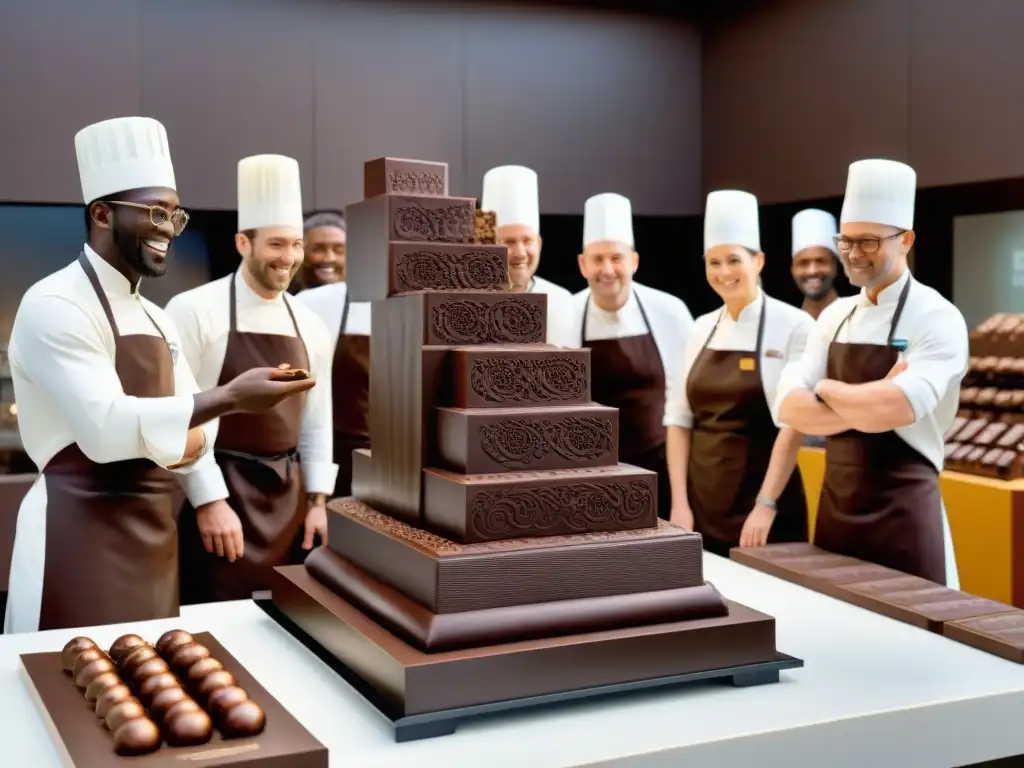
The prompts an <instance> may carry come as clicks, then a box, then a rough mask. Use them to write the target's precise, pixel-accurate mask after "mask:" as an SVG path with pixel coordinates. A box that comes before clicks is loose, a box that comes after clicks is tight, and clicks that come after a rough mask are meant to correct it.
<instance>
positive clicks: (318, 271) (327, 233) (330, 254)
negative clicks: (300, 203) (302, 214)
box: [294, 211, 347, 292]
mask: <svg viewBox="0 0 1024 768" xmlns="http://www.w3.org/2000/svg"><path fill="white" fill-rule="evenodd" d="M303 231H304V233H305V258H304V259H303V260H302V267H301V268H300V270H299V273H298V274H297V275H296V276H295V281H294V284H295V286H296V287H297V289H298V291H302V290H306V289H307V288H318V287H320V286H321V285H331V284H333V283H341V282H344V281H345V273H346V271H347V264H346V263H345V243H346V237H347V235H346V228H345V217H344V216H342V215H341V214H340V213H338V212H336V211H319V212H317V213H314V214H313V215H312V216H310V217H309V218H308V219H306V221H305V222H304V223H303ZM294 292H297V291H294Z"/></svg>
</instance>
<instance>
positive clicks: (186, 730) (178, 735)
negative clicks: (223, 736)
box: [164, 707, 213, 747]
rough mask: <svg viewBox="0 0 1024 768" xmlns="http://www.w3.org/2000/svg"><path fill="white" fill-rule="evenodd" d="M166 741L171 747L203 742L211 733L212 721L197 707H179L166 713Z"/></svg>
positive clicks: (194, 744)
mask: <svg viewBox="0 0 1024 768" xmlns="http://www.w3.org/2000/svg"><path fill="white" fill-rule="evenodd" d="M164 730H165V731H166V733H167V743H168V744H170V745H171V746H172V747H193V746H196V745H198V744H205V743H206V742H208V741H209V740H210V737H211V736H212V735H213V721H212V720H211V719H210V716H209V715H208V714H207V713H206V712H204V711H203V710H201V709H199V708H198V707H197V708H196V709H180V710H178V711H176V712H172V713H168V716H167V718H166V720H165V722H164Z"/></svg>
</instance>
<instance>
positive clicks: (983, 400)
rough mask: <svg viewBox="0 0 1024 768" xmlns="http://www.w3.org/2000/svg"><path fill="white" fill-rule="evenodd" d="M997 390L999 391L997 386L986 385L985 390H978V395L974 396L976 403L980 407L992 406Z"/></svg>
mask: <svg viewBox="0 0 1024 768" xmlns="http://www.w3.org/2000/svg"><path fill="white" fill-rule="evenodd" d="M997 392H999V390H998V389H996V388H995V387H985V388H984V389H983V390H981V391H980V392H978V396H977V397H976V398H974V404H975V405H976V406H978V407H979V408H988V407H990V406H991V405H992V402H993V401H994V400H995V398H996V393H997Z"/></svg>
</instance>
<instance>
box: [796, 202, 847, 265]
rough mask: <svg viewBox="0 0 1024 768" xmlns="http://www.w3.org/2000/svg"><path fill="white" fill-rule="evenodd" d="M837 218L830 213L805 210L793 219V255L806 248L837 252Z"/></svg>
mask: <svg viewBox="0 0 1024 768" xmlns="http://www.w3.org/2000/svg"><path fill="white" fill-rule="evenodd" d="M837 232H838V230H837V228H836V217H835V216H833V215H832V214H831V213H829V212H828V211H822V210H819V209H817V208H805V209H804V210H802V211H800V213H798V214H797V215H796V216H794V217H793V255H794V256H796V255H797V254H798V253H800V251H802V250H803V249H804V248H816V247H818V248H828V249H829V250H830V251H832V253H835V252H836V241H835V240H834V239H833V238H834V237H835V236H836V233H837Z"/></svg>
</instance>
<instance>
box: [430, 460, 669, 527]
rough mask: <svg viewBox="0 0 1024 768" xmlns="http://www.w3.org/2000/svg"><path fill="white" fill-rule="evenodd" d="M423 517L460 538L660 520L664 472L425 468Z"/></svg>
mask: <svg viewBox="0 0 1024 768" xmlns="http://www.w3.org/2000/svg"><path fill="white" fill-rule="evenodd" d="M423 475H424V478H423V479H424V482H423V521H424V523H425V524H426V526H427V527H429V528H430V529H431V530H433V531H436V532H437V533H439V534H440V535H442V536H444V537H445V538H447V539H451V540H452V541H455V542H458V543H460V544H476V543H480V542H487V541H496V540H498V539H521V538H525V537H529V536H564V535H567V534H572V533H590V532H604V531H625V530H633V529H637V528H653V527H654V526H655V525H657V520H658V476H657V474H655V473H654V472H649V471H647V470H645V469H640V468H638V467H633V466H630V465H628V464H619V465H617V466H614V467H594V468H590V469H574V470H562V471H557V472H556V471H551V472H544V471H538V472H515V473H506V474H491V475H459V474H455V473H454V472H447V471H445V470H442V469H435V468H431V469H427V470H425V471H424V473H423Z"/></svg>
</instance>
